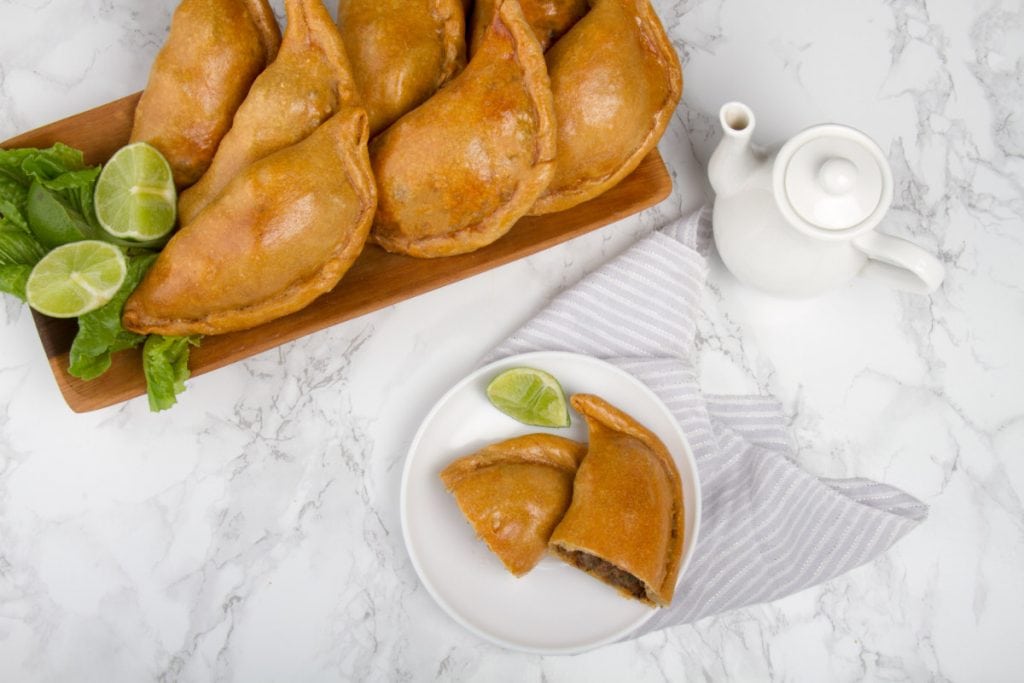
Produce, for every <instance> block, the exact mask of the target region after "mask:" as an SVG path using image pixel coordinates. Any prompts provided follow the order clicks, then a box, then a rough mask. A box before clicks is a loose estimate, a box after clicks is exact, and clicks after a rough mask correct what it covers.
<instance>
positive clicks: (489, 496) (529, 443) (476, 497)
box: [441, 434, 587, 576]
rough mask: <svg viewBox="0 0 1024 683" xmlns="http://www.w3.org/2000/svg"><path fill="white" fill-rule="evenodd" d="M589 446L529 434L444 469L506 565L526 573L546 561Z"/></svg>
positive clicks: (477, 526)
mask: <svg viewBox="0 0 1024 683" xmlns="http://www.w3.org/2000/svg"><path fill="white" fill-rule="evenodd" d="M586 451H587V447H586V445H584V444H581V443H577V442H576V441H571V440H569V439H565V438H562V437H560V436H553V435H551V434H529V435H527V436H520V437H517V438H514V439H509V440H507V441H502V442H500V443H496V444H492V445H490V446H487V447H486V448H483V449H482V450H480V451H477V452H476V453H474V454H472V455H467V456H466V457H464V458H460V459H458V460H456V461H455V462H453V463H451V464H450V465H448V467H446V468H445V469H444V471H442V472H441V480H442V481H443V482H444V485H445V487H447V489H448V490H449V491H451V493H452V495H454V496H455V500H456V502H457V503H458V504H459V509H460V510H462V514H463V515H464V516H465V517H466V519H467V520H468V521H469V523H470V524H472V525H473V529H474V530H475V531H476V533H477V536H479V537H480V538H481V539H482V540H483V541H484V542H485V543H486V544H487V547H488V548H490V549H491V551H492V552H493V553H494V554H495V555H497V556H498V557H499V558H500V559H501V561H502V562H503V563H504V564H505V567H506V568H507V569H508V570H509V571H510V572H512V573H513V574H515V575H516V576H522V575H523V574H525V573H527V572H528V571H530V570H531V569H533V567H534V566H535V565H536V564H537V563H538V562H539V561H540V559H541V557H543V555H544V551H545V550H546V549H547V547H548V539H549V538H550V537H551V531H552V530H553V529H554V528H555V525H556V524H558V521H559V520H560V519H562V515H564V514H565V510H566V508H568V507H569V501H570V499H571V498H572V480H573V477H574V476H575V475H576V468H577V467H578V466H579V463H580V460H582V459H583V455H584V454H585V453H586Z"/></svg>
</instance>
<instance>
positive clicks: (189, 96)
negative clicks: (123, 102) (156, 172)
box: [131, 0, 281, 187]
mask: <svg viewBox="0 0 1024 683" xmlns="http://www.w3.org/2000/svg"><path fill="white" fill-rule="evenodd" d="M280 43H281V31H280V29H278V27H277V20H276V19H274V13H273V11H272V10H271V9H270V5H268V4H267V0H183V2H182V3H181V4H180V5H178V9H176V10H175V12H174V18H173V19H172V20H171V33H170V35H169V36H168V37H167V42H166V43H165V44H164V46H163V48H161V50H160V52H159V54H157V56H156V61H155V62H153V68H152V70H151V71H150V74H149V83H148V84H147V85H146V90H145V92H143V93H142V99H141V100H139V106H138V108H137V109H136V110H135V125H134V127H133V128H132V134H131V142H148V143H150V144H151V145H153V146H154V147H156V148H157V149H158V150H160V151H161V152H162V153H163V155H164V156H165V157H166V158H167V161H168V162H170V164H171V170H172V171H173V172H174V182H175V184H177V185H178V187H187V186H189V185H191V184H192V183H194V182H195V181H197V180H199V177H200V176H201V175H202V174H203V173H204V172H205V171H206V169H207V167H208V166H209V165H210V161H211V160H212V159H213V154H214V152H216V151H217V145H218V144H220V141H221V138H223V137H224V134H225V133H227V132H228V129H229V128H230V127H231V119H232V117H234V115H235V111H236V110H237V109H238V105H240V104H241V103H242V100H243V99H245V94H246V93H247V92H249V86H250V85H252V82H253V80H254V79H255V78H256V76H258V75H259V74H260V72H261V71H263V69H264V68H266V66H267V64H269V63H270V62H271V61H272V60H273V59H274V55H276V54H277V48H278V46H279V45H280Z"/></svg>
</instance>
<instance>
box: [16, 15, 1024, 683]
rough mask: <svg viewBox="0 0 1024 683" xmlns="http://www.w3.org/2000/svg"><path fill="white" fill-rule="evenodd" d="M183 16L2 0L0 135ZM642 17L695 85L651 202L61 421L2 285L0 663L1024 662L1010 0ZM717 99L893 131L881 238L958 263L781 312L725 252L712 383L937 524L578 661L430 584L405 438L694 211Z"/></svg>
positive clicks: (1019, 240) (70, 667) (339, 670)
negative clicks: (406, 468) (164, 395)
mask: <svg viewBox="0 0 1024 683" xmlns="http://www.w3.org/2000/svg"><path fill="white" fill-rule="evenodd" d="M174 4H175V3H174V2H173V1H172V0H159V1H152V0H150V1H148V2H145V3H144V2H140V1H138V0H102V1H101V0H85V1H84V2H79V3H66V2H54V1H48V0H34V1H32V2H27V1H25V0H0V103H2V106H0V139H5V138H7V137H9V136H11V135H14V134H15V133H18V132H21V131H24V130H28V129H30V128H33V127H36V126H38V125H42V124H44V123H47V122H50V121H52V120H55V119H58V118H61V117H63V116H66V115H70V114H73V113H76V112H78V111H81V110H84V109H87V108H90V107H92V106H95V105H99V104H102V103H104V102H106V101H109V100H111V99H114V98H116V97H119V96H122V95H125V94H127V93H130V92H134V91H136V90H138V89H140V88H141V87H142V86H143V85H144V83H145V79H146V74H147V72H148V68H149V65H150V61H151V59H152V57H153V55H154V54H155V52H156V50H157V49H158V47H159V45H160V44H161V43H162V41H163V38H164V35H165V31H166V28H167V26H168V22H169V18H170V14H171V11H172V9H173V6H174ZM331 4H332V5H333V4H334V3H333V2H332V3H331ZM275 5H276V6H277V7H278V9H280V5H281V3H280V2H276V3H275ZM655 5H656V6H657V8H658V10H659V12H660V14H661V16H662V18H663V20H664V22H665V24H666V27H667V28H668V29H669V31H670V33H671V35H672V37H673V40H674V42H675V44H676V47H677V48H678V49H679V51H680V54H681V56H682V59H683V64H684V72H685V77H686V91H685V94H684V97H683V103H682V105H681V106H680V108H679V110H678V112H677V114H676V117H675V120H674V121H673V123H672V126H671V128H670V130H669V132H668V134H667V135H666V136H665V138H664V139H663V141H662V143H661V151H662V154H663V155H664V156H665V158H666V160H667V161H668V163H669V165H670V167H671V169H672V172H673V175H674V176H675V180H676V191H675V194H674V195H673V196H672V198H671V199H670V200H668V201H666V202H665V203H664V204H662V205H661V206H659V207H658V208H656V209H654V210H651V211H648V212H646V213H645V214H643V215H641V216H639V217H635V218H632V219H630V220H627V221H623V222H622V223H619V224H617V225H615V226H614V227H609V228H607V229H604V230H601V231H599V232H596V233H593V234H591V235H589V236H586V237H583V238H580V239H577V240H574V241H572V242H570V243H568V244H565V245H563V246H560V247H557V248H554V249H551V250H549V251H547V252H545V253H543V254H540V255H537V256H534V257H532V258H529V259H526V260H524V261H521V262H518V263H516V264H513V265H510V266H507V267H504V268H501V269H499V270H497V271H492V272H490V273H487V274H485V275H481V276H478V277H475V278H473V279H471V280H468V281H464V282H461V283H458V284H455V285H452V286H450V287H447V288H445V289H444V290H441V291H438V292H435V293H432V294H429V295H426V296H423V297H420V298H419V299H416V300H413V301H409V302H406V303H403V304H401V305H399V306H395V307H392V308H388V309H386V310H383V311H380V312H378V313H376V314H373V315H370V316H367V317H364V318H361V319H359V320H356V321H353V322H350V323H347V324H344V325H340V326H338V327H336V328H333V329H331V330H329V331H326V332H323V333H320V334H317V335H314V336H312V337H308V338H306V339H303V340H301V341H299V342H296V343H293V344H289V345H288V346H285V347H282V348H280V349H277V350H275V351H272V352H269V353H265V354H263V355H261V356H259V357H257V358H255V359H253V360H250V361H248V362H245V363H241V364H237V365H234V366H231V367H229V368H226V369H224V370H221V371H218V372H215V373H213V374H210V375H206V376H204V377H200V378H197V379H195V380H193V381H191V382H190V386H189V389H188V391H187V393H186V394H185V395H184V396H183V398H182V401H181V403H180V404H179V406H178V407H177V408H175V409H174V410H173V411H172V412H169V413H165V414H161V415H151V414H150V413H149V411H148V408H147V405H146V403H145V400H135V401H132V402H130V403H127V404H125V405H122V406H119V407H116V408H112V409H109V410H105V411H102V412H97V413H91V414H87V415H74V414H72V413H71V412H70V411H69V410H68V409H67V408H66V407H65V405H64V403H63V401H62V399H61V397H60V395H59V393H58V391H57V387H56V385H55V383H54V381H53V378H52V376H51V374H50V371H49V368H48V366H47V364H46V362H45V359H44V355H43V352H42V349H41V347H40V344H39V341H38V338H37V336H36V333H35V330H34V328H33V325H32V321H31V317H30V315H29V314H28V311H27V310H26V309H25V308H24V307H23V306H22V305H20V304H19V303H17V302H16V301H14V300H13V299H11V298H10V297H5V298H3V300H2V301H0V349H2V353H0V680H6V681H15V680H17V681H36V680H38V681H58V680H78V681H141V680H153V679H160V680H163V681H176V680H210V679H218V680H236V681H264V680H266V681H272V680H278V681H283V680H303V681H313V680H337V679H339V678H340V679H347V678H351V679H357V680H365V679H369V680H408V679H411V680H425V679H433V678H440V679H475V680H510V681H511V680H516V681H519V680H673V681H677V680H684V679H686V680H725V679H731V680H751V679H768V678H772V679H784V680H807V681H820V680H830V681H858V680H906V679H909V680H925V679H940V680H946V679H948V680H953V681H980V680H986V681H1003V680H1011V679H1014V678H1016V679H1018V680H1019V677H1020V676H1021V671H1024V648H1022V647H1021V645H1022V644H1024V642H1022V640H1021V633H1022V632H1024V616H1022V615H1024V506H1022V495H1024V458H1022V452H1024V224H1022V223H1024V222H1022V218H1021V216H1022V215H1024V114H1022V113H1021V112H1022V111H1024V9H1022V6H1021V4H1020V2H1019V0H1002V1H1000V0H986V1H984V2H980V1H979V2H962V1H957V0H922V1H920V2H905V1H903V0H865V1H862V2H854V1H852V0H824V1H823V2H818V3H805V2H798V1H797V0H779V1H778V2H771V3H765V2H759V1H758V0H705V1H698V0H694V1H687V0H656V2H655ZM729 99H740V100H743V101H744V102H747V103H748V104H750V105H751V106H752V107H753V109H754V110H755V111H756V112H757V116H758V120H759V130H758V133H757V136H756V137H757V139H758V140H759V141H761V142H765V143H770V142H776V141H779V140H781V139H783V138H784V137H786V136H788V135H790V134H792V133H794V132H796V131H797V130H799V129H800V128H802V127H804V126H806V125H809V124H812V123H818V122H822V121H826V120H834V121H838V122H843V123H848V124H851V125H854V126H856V127H858V128H861V129H862V130H864V131H866V132H868V133H869V134H871V135H872V136H873V137H875V138H876V139H877V140H878V141H879V142H880V143H881V145H882V147H883V149H885V150H886V152H887V153H888V156H889V159H890V161H891V162H892V165H893V169H894V173H895V176H896V182H897V192H896V205H895V209H894V210H893V212H892V214H891V216H890V218H889V220H888V222H887V226H888V227H887V230H888V231H890V232H892V233H895V234H898V235H903V236H908V237H912V238H913V239H914V240H915V241H917V242H918V243H920V244H922V245H924V246H926V247H928V248H929V249H932V250H934V251H936V252H938V253H940V254H941V256H942V258H943V260H944V261H945V262H946V264H947V266H948V269H949V275H948V279H947V281H946V283H945V285H944V286H943V288H942V289H941V291H939V292H938V293H937V294H936V295H935V296H933V297H931V298H930V299H929V298H923V297H917V296H910V295H903V294H898V293H894V292H892V291H889V290H886V289H884V288H882V287H880V286H878V285H875V284H872V283H869V282H865V281H858V282H855V283H854V284H851V285H850V286H848V287H846V288H844V289H842V290H840V291H836V292H834V293H832V294H829V295H827V296H825V297H822V298H820V299H817V300H814V301H811V302H804V303H792V302H782V301H777V300H773V299H769V298H767V297H764V296H760V295H757V294H755V293H753V292H750V291H748V290H745V289H743V288H742V287H741V286H740V285H738V284H737V283H736V282H735V281H734V280H732V279H731V277H730V276H729V275H728V274H727V273H725V272H724V271H723V269H722V268H721V266H720V265H717V264H716V267H715V269H714V270H713V272H712V275H711V286H710V290H709V293H708V295H707V297H706V302H705V311H706V317H705V319H704V320H702V322H701V335H700V344H701V370H702V376H703V381H704V383H705V385H706V387H707V388H708V389H709V390H716V391H748V390H761V391H769V392H773V393H775V394H777V395H778V396H779V397H780V398H781V399H782V400H783V402H784V404H785V406H786V409H787V411H788V413H789V414H790V415H791V416H792V427H793V434H794V437H795V440H796V442H797V443H798V444H799V447H800V452H799V456H798V457H799V460H800V463H801V464H802V465H803V466H805V467H806V468H808V469H809V470H811V471H813V472H815V473H817V474H821V475H827V476H850V475H857V476H866V477H872V478H875V479H878V480H881V481H885V482H888V483H890V484H893V485H896V486H899V487H901V488H903V489H905V490H907V491H908V492H910V493H912V494H914V495H916V496H918V497H919V498H921V499H922V500H923V501H925V502H926V503H928V504H929V505H930V506H931V515H930V517H929V519H928V521H927V522H926V523H924V524H923V525H922V526H921V527H920V528H919V529H918V530H917V531H915V532H914V533H913V534H911V535H910V536H908V537H907V538H906V539H904V540H903V541H901V542H900V543H899V544H898V545H897V546H896V547H895V548H894V549H893V550H892V551H891V552H890V553H888V554H887V555H886V556H884V557H882V558H880V559H878V560H877V561H875V562H873V563H872V564H870V565H868V566H865V567H862V568H860V569H858V570H856V571H854V572H852V573H850V574H848V575H846V576H843V577H840V578H838V579H836V580H833V581H831V582H829V583H828V584H826V585H824V586H821V587H818V588H814V589H811V590H808V591H805V592H803V593H800V594H798V595H795V596H793V597H791V598H788V599H785V600H781V601H779V602H776V603H773V604H770V605H764V606H757V607H751V608H748V609H744V610H741V611H738V612H734V613H730V614H725V615H721V616H719V617H716V618H711V619H707V620H704V621H702V622H699V623H698V624H696V625H694V626H682V627H678V628H675V629H671V630H668V631H663V632H659V633H655V634H652V635H650V636H647V637H645V638H643V639H641V640H639V641H635V642H630V643H625V644H619V645H615V646H610V647H605V648H603V649H600V650H598V651H595V652H591V653H588V654H585V655H580V656H576V657H571V658H557V657H556V658H544V657H539V656H532V655H524V654H517V653H512V652H506V651H503V650H500V649H498V648H496V647H494V646H491V645H489V644H487V643H484V642H482V641H480V640H478V639H477V638H476V637H474V636H472V635H470V634H469V633H467V632H465V631H464V630H463V629H462V628H460V627H459V626H458V625H456V624H455V623H454V622H453V621H452V620H450V619H449V618H448V617H446V616H445V615H444V614H443V613H442V612H441V610H440V609H439V608H438V607H437V606H436V605H435V604H434V603H433V602H432V600H431V599H430V597H429V596H428V595H427V594H426V591H425V590H423V588H422V587H421V586H420V584H419V582H418V581H417V579H416V576H415V574H414V572H413V570H412V568H411V566H410V563H409V560H408V557H407V555H406V553H405V550H404V547H403V545H402V541H401V530H400V526H399V523H398V509H397V493H398V482H399V477H400V473H401V465H402V462H403V458H404V456H405V449H406V447H407V445H408V443H409V441H410V439H411V436H412V433H413V431H414V429H415V427H416V425H417V424H418V422H419V420H420V419H421V418H422V417H423V415H424V414H425V412H426V410H427V409H428V407H429V406H430V405H431V404H432V403H433V402H434V401H435V400H436V399H437V398H438V397H439V395H440V394H441V393H442V392H443V391H444V390H445V389H446V388H447V387H448V386H449V385H451V384H452V383H453V382H454V381H455V380H456V379H458V378H459V377H460V376H461V375H462V374H464V373H465V372H466V371H468V370H469V369H470V368H472V367H473V366H474V365H475V364H476V362H477V360H478V358H479V357H481V356H482V355H483V354H484V353H485V352H486V351H487V350H488V349H489V348H490V347H491V346H492V345H494V344H495V343H496V342H497V341H499V340H500V339H502V337H503V336H504V335H505V334H507V333H508V332H510V331H511V330H512V329H514V328H515V327H517V326H518V325H519V324H520V323H521V322H523V321H524V320H525V319H527V318H528V317H529V316H530V315H531V313H533V312H534V311H536V310H538V309H539V308H540V307H541V306H542V305H543V304H544V302H545V301H546V300H547V299H548V298H549V297H550V296H552V295H553V294H554V293H555V292H557V291H558V290H559V289H560V288H562V287H563V286H564V285H565V284H567V283H571V282H573V281H574V280H576V279H577V278H578V277H580V276H581V275H582V274H583V273H585V272H587V271H588V270H590V269H592V268H593V267H594V266H596V265H597V264H599V263H600V262H602V261H603V260H604V259H606V258H607V257H608V256H610V255H612V254H614V253H616V252H618V251H621V250H622V249H623V248H625V247H626V246H627V245H628V244H629V243H631V242H632V241H633V240H634V239H635V238H636V237H637V236H638V235H641V234H643V233H645V232H647V231H649V230H650V229H652V228H653V227H655V226H657V225H659V224H660V223H662V222H664V221H665V220H667V219H669V218H672V217H675V216H678V215H680V214H681V213H682V212H685V211H689V210H690V209H692V208H694V207H696V206H699V205H700V204H702V203H703V202H704V201H705V194H704V193H705V185H704V181H703V175H702V174H703V171H702V168H703V165H704V163H705V162H706V160H707V158H708V156H709V154H710V151H711V149H712V147H713V145H714V143H715V141H716V140H717V137H718V132H717V130H716V124H715V117H716V112H717V110H718V107H719V106H720V105H721V104H722V103H723V102H725V101H726V100H729ZM495 311H501V312H502V313H501V315H500V316H496V315H495Z"/></svg>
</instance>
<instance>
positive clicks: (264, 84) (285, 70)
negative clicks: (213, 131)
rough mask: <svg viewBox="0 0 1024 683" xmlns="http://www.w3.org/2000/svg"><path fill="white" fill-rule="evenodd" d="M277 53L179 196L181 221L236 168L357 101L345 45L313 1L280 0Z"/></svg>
mask: <svg viewBox="0 0 1024 683" xmlns="http://www.w3.org/2000/svg"><path fill="white" fill-rule="evenodd" d="M284 6H285V11H286V12H287V15H288V25H287V26H286V27H285V31H284V40H283V41H282V42H281V49H280V51H279V52H278V53H277V58H276V59H275V60H274V62H273V63H272V64H271V65H270V66H268V67H267V70H266V71H264V72H263V73H262V74H260V76H259V77H258V78H257V79H256V81H255V82H254V83H253V84H252V88H251V89H250V90H249V94H248V95H247V96H246V98H245V101H244V102H242V106H241V107H239V108H238V112H237V113H236V114H235V118H234V122H233V123H232V126H231V130H230V131H228V134H227V135H225V136H224V139H223V140H222V141H221V143H220V147H218V148H217V154H216V155H215V156H214V157H213V163H212V164H210V168H209V170H208V171H207V172H206V173H205V174H204V175H203V177H202V178H200V180H199V182H198V183H196V184H195V185H193V186H192V187H190V188H189V189H188V190H186V191H185V192H184V193H183V194H182V195H181V200H180V202H179V204H178V219H179V221H180V223H181V224H182V225H186V224H188V223H190V222H192V220H193V219H194V218H195V217H196V216H197V215H198V214H199V212H200V211H202V210H203V209H204V208H205V207H206V206H207V205H208V204H209V203H210V202H212V201H213V200H214V199H215V198H216V197H217V195H219V194H220V193H221V191H222V190H223V189H224V187H225V186H226V185H227V184H228V183H229V182H230V181H231V179H232V178H234V177H235V176H236V175H238V173H239V171H241V170H242V169H243V168H245V167H247V166H249V165H250V164H252V163H254V162H256V161H258V160H260V159H262V158H263V157H265V156H267V155H268V154H270V153H271V152H276V151H277V150H279V149H283V148H284V147H288V146H289V145H293V144H295V143H296V142H298V141H299V140H302V139H303V138H305V137H306V136H308V135H309V134H310V133H312V132H313V131H314V130H316V128H317V127H318V126H319V125H320V124H321V123H323V122H324V121H326V120H327V119H329V118H330V117H331V116H332V115H334V113H335V112H337V111H338V110H339V109H340V108H341V107H343V106H354V105H357V104H358V103H359V94H358V91H357V90H356V86H355V81H354V80H353V79H352V72H351V68H350V67H349V64H348V57H347V56H346V54H345V45H344V44H343V43H342V42H341V36H340V35H339V34H338V29H337V28H336V27H335V26H334V21H333V20H332V19H331V15H330V14H328V13H327V8H326V7H324V4H323V2H321V0H285V3H284Z"/></svg>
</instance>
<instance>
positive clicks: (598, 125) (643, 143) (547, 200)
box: [530, 0, 683, 215]
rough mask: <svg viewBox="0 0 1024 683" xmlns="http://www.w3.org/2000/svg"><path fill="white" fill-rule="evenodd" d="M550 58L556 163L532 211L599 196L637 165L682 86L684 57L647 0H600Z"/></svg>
mask: <svg viewBox="0 0 1024 683" xmlns="http://www.w3.org/2000/svg"><path fill="white" fill-rule="evenodd" d="M547 62H548V71H549V73H550V74H551V88H552V91H553V92H554V96H555V119H556V121H557V122H558V160H557V162H558V163H557V171H556V172H555V178H554V180H552V181H551V185H550V187H548V189H547V190H546V191H545V193H544V195H543V196H541V198H540V200H539V201H538V202H537V205H536V206H534V207H533V209H532V210H531V211H530V213H532V214H534V215H536V214H544V213H551V212H554V211H563V210H565V209H569V208H571V207H573V206H576V205H577V204H580V203H582V202H585V201H587V200H588V199H593V198H594V197H596V196H598V195H599V194H602V193H603V192H605V191H606V190H608V189H610V188H611V187H614V186H615V185H616V184H618V182H619V181H620V180H622V179H623V178H625V177H626V176H627V175H629V174H630V173H632V172H633V170H634V169H635V168H636V167H637V166H638V165H639V164H640V162H641V161H642V160H643V158H644V157H645V156H646V155H647V153H648V152H649V151H651V149H652V148H654V146H655V145H657V144H658V140H660V139H661V136H662V133H664V132H665V127H666V126H668V123H669V121H670V120H671V118H672V113H673V112H674V111H675V108H676V105H677V104H678V103H679V98H680V96H681V95H682V91H683V83H682V71H681V69H680V67H679V58H678V57H677V56H676V52H675V49H674V48H673V47H672V43H671V42H669V40H668V37H667V36H666V35H665V30H664V29H663V28H662V26H661V22H659V21H658V17H657V15H655V13H654V10H653V9H651V5H650V3H649V2H648V1H647V0H595V2H594V3H593V6H592V8H591V10H590V12H588V13H587V15H586V16H585V17H583V18H582V19H581V20H580V21H579V22H578V23H577V24H576V25H575V26H574V27H573V28H572V29H571V30H570V31H569V32H568V33H566V34H565V36H564V37H563V38H562V39H561V40H559V41H558V42H557V43H556V44H555V45H554V46H553V47H552V48H551V49H550V50H549V51H548V53H547Z"/></svg>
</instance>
